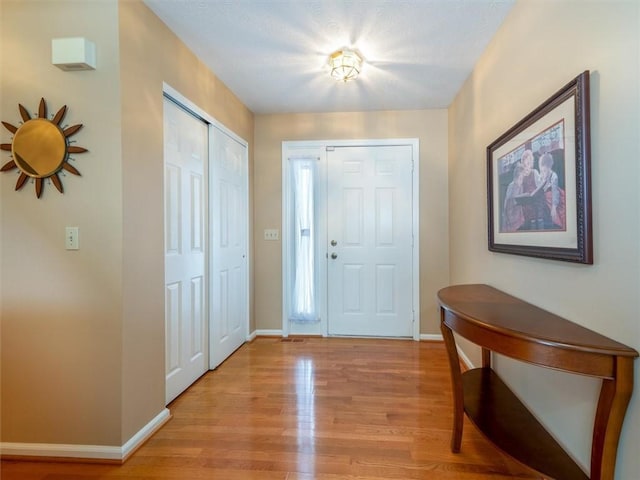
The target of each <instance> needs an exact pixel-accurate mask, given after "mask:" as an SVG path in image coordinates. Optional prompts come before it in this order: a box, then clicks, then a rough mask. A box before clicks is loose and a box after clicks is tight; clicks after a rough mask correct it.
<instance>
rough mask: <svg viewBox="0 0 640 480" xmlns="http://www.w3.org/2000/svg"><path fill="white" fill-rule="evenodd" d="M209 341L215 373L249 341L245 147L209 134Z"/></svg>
mask: <svg viewBox="0 0 640 480" xmlns="http://www.w3.org/2000/svg"><path fill="white" fill-rule="evenodd" d="M212 143H213V145H212V163H211V269H210V272H211V275H210V278H211V296H210V301H211V336H210V350H209V351H210V362H209V367H210V368H211V369H214V368H215V367H217V366H218V365H219V364H220V363H222V361H224V359H226V358H227V357H228V356H229V355H231V354H232V353H233V352H234V351H235V350H236V349H237V348H238V347H240V346H241V345H242V344H243V343H244V342H245V341H246V338H247V334H248V332H247V325H248V304H247V302H248V283H247V265H248V264H247V248H248V247H247V245H248V241H247V235H248V215H249V212H248V196H247V192H248V186H247V180H248V155H247V147H246V146H245V145H243V144H241V143H240V142H238V141H237V140H235V139H234V138H232V137H231V136H229V135H227V134H226V133H225V132H223V131H221V130H219V129H218V128H216V127H214V128H213V129H212Z"/></svg>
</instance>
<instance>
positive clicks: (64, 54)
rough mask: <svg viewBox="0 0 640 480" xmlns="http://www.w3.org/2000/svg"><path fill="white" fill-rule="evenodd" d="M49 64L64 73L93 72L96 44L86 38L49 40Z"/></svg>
mask: <svg viewBox="0 0 640 480" xmlns="http://www.w3.org/2000/svg"><path fill="white" fill-rule="evenodd" d="M51 63H52V64H54V65H55V66H56V67H58V68H60V69H61V70H64V71H67V72H68V71H77V70H95V69H96V44H95V43H93V42H92V41H90V40H87V39H86V38H82V37H74V38H54V39H52V40H51Z"/></svg>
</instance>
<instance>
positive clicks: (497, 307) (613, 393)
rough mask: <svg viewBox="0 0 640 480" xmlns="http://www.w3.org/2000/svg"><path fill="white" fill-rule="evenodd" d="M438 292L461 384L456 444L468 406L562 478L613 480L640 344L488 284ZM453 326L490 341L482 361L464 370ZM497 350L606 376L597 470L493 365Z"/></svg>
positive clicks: (513, 450)
mask: <svg viewBox="0 0 640 480" xmlns="http://www.w3.org/2000/svg"><path fill="white" fill-rule="evenodd" d="M438 300H439V303H440V317H441V325H440V327H441V329H442V335H443V336H444V341H445V344H446V347H447V353H448V355H449V363H450V366H451V380H452V386H453V401H454V419H453V435H452V438H451V450H452V451H453V452H456V453H457V452H459V451H460V444H461V441H462V424H463V417H464V414H465V413H466V414H467V416H468V417H469V419H470V420H471V421H472V422H473V423H474V424H475V425H476V426H477V427H478V429H479V430H480V431H482V432H483V433H484V434H485V435H486V436H487V437H488V438H489V440H491V441H492V442H493V443H494V444H495V445H496V446H497V447H499V448H500V449H501V450H502V451H504V452H505V453H507V454H509V455H511V456H512V457H513V458H515V459H516V460H519V461H520V462H522V463H524V464H525V465H528V466H530V467H531V468H533V469H534V470H536V471H538V472H540V473H541V474H543V475H546V476H549V477H551V478H553V479H556V480H574V479H579V480H588V479H589V478H591V480H613V475H614V470H615V463H616V452H617V449H618V439H619V437H620V430H621V429H622V422H623V420H624V415H625V412H626V409H627V405H628V403H629V399H630V398H631V392H632V390H633V361H634V360H635V358H636V357H637V356H638V352H637V351H636V350H634V349H632V348H630V347H627V346H626V345H623V344H621V343H618V342H616V341H614V340H612V339H610V338H607V337H605V336H604V335H600V334H598V333H596V332H594V331H592V330H589V329H587V328H584V327H581V326H580V325H577V324H575V323H573V322H570V321H569V320H566V319H564V318H562V317H558V316H557V315H554V314H552V313H549V312H547V311H545V310H542V309H540V308H538V307H536V306H534V305H531V304H529V303H526V302H524V301H522V300H519V299H517V298H515V297H512V296H510V295H507V294H506V293H504V292H501V291H500V290H496V289H495V288H492V287H490V286H488V285H458V286H452V287H447V288H444V289H442V290H440V291H439V292H438ZM453 332H455V333H457V334H459V335H461V336H462V337H464V338H466V339H468V340H470V341H471V342H473V343H475V344H476V345H479V346H480V347H482V367H481V368H475V369H472V370H468V371H465V372H461V370H460V360H459V357H458V352H457V349H456V344H455V340H454V336H453ZM491 352H496V353H499V354H502V355H505V356H508V357H510V358H514V359H517V360H521V361H523V362H527V363H532V364H535V365H539V366H542V367H547V368H553V369H556V370H562V371H565V372H570V373H576V374H580V375H587V376H590V377H598V378H601V379H602V388H601V390H600V398H599V400H598V406H597V410H596V415H595V420H594V424H593V426H594V428H593V439H592V443H591V477H589V476H588V475H587V474H586V473H585V472H584V471H583V470H582V469H581V468H580V466H579V465H578V464H577V463H576V462H575V461H574V460H573V459H572V458H571V457H570V456H569V455H568V454H567V453H566V451H565V450H564V449H563V448H562V447H561V446H560V445H559V444H558V443H557V442H556V440H555V439H554V438H553V437H552V436H551V435H550V434H549V433H548V432H547V431H546V430H545V428H544V427H543V426H542V425H541V424H540V423H539V422H538V421H537V420H536V419H535V418H534V416H533V415H532V414H531V413H530V412H529V411H528V410H527V408H526V407H525V406H524V405H523V404H522V403H521V402H520V401H519V400H518V398H517V397H516V396H515V395H514V394H513V393H512V392H511V391H510V390H509V388H508V387H507V386H506V385H505V384H504V383H503V382H502V380H501V379H500V378H499V377H498V375H497V374H496V373H495V372H494V371H493V370H492V369H491Z"/></svg>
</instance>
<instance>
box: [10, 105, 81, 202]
mask: <svg viewBox="0 0 640 480" xmlns="http://www.w3.org/2000/svg"><path fill="white" fill-rule="evenodd" d="M18 110H19V111H20V116H21V117H22V124H21V125H20V126H19V127H16V126H14V125H12V124H10V123H7V122H2V124H3V125H4V126H5V128H6V129H7V130H9V131H10V132H11V133H12V134H13V137H12V139H11V143H2V144H0V149H2V150H6V151H9V152H11V161H9V162H7V163H5V164H4V165H3V166H2V168H0V171H2V172H8V171H11V170H13V169H15V168H17V169H18V170H19V171H20V176H19V177H18V181H17V182H16V190H20V189H21V188H22V187H23V186H24V184H25V183H26V182H27V180H28V179H29V178H33V179H34V181H35V187H36V197H38V198H40V195H42V187H43V183H44V180H45V179H46V178H49V179H51V182H52V183H53V184H54V185H55V187H56V188H57V189H58V191H59V192H60V193H63V188H62V181H61V180H60V174H61V173H62V170H65V171H67V172H69V173H72V174H74V175H80V172H79V171H78V170H77V169H76V168H75V167H74V166H72V165H70V164H69V160H70V157H69V155H70V154H72V153H84V152H86V151H87V149H86V148H84V147H79V146H76V145H70V143H72V142H71V141H70V140H69V137H71V136H72V135H74V134H75V133H77V132H78V130H80V129H81V128H82V124H77V125H73V126H70V127H63V126H61V122H62V119H63V118H64V116H65V114H66V113H67V106H66V105H65V106H63V107H62V108H61V109H60V110H58V112H57V113H56V114H55V115H54V116H53V117H52V118H51V120H49V119H48V118H47V104H46V102H45V101H44V98H42V99H40V106H39V107H38V116H37V117H35V118H32V117H31V114H29V112H28V111H27V109H26V108H24V107H23V106H22V105H20V104H18Z"/></svg>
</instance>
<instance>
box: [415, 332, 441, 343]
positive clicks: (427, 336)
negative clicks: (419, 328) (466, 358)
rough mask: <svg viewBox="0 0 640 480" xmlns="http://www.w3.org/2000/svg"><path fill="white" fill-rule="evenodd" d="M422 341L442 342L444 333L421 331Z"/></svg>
mask: <svg viewBox="0 0 640 480" xmlns="http://www.w3.org/2000/svg"><path fill="white" fill-rule="evenodd" d="M420 341H421V342H442V341H443V339H442V334H440V333H435V334H434V333H421V334H420Z"/></svg>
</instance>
